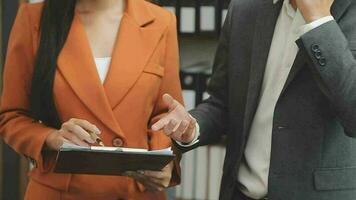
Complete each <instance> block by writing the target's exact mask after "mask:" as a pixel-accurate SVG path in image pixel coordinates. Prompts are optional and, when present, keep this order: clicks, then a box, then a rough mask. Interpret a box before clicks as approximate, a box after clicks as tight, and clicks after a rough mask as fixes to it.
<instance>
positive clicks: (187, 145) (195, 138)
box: [176, 123, 200, 147]
mask: <svg viewBox="0 0 356 200" xmlns="http://www.w3.org/2000/svg"><path fill="white" fill-rule="evenodd" d="M199 136H200V126H199V124H198V123H196V124H195V136H194V139H193V140H192V141H191V142H190V143H189V144H183V143H181V142H178V141H176V143H177V144H178V145H179V146H181V147H191V146H193V145H195V144H197V143H198V142H199Z"/></svg>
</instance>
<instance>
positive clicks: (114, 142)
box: [112, 138, 124, 147]
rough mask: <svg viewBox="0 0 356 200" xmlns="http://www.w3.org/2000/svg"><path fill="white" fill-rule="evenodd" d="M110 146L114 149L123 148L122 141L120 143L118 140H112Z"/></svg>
mask: <svg viewBox="0 0 356 200" xmlns="http://www.w3.org/2000/svg"><path fill="white" fill-rule="evenodd" d="M112 145H113V146H114V147H122V146H124V141H122V139H120V138H114V139H113V140H112Z"/></svg>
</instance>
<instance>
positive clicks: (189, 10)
mask: <svg viewBox="0 0 356 200" xmlns="http://www.w3.org/2000/svg"><path fill="white" fill-rule="evenodd" d="M195 17H196V10H195V8H194V7H181V8H180V32H181V33H195V30H196V29H195V27H196V25H195Z"/></svg>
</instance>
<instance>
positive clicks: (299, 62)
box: [281, 0, 350, 95]
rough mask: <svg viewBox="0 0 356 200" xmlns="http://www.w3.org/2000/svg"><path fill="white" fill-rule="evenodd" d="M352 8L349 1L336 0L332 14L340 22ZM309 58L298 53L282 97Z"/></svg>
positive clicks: (300, 52)
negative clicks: (348, 9)
mask: <svg viewBox="0 0 356 200" xmlns="http://www.w3.org/2000/svg"><path fill="white" fill-rule="evenodd" d="M349 6H350V1H349V0H335V2H334V4H333V6H332V8H331V13H332V15H333V16H334V19H335V20H336V21H339V20H340V18H341V17H342V15H343V14H344V13H345V11H346V10H347V8H348V7H349ZM307 59H308V58H307V56H306V55H305V53H303V52H302V51H298V54H297V57H296V59H295V61H294V63H293V66H292V69H291V71H290V73H289V75H288V78H287V81H286V83H285V84H284V87H283V90H282V92H281V95H282V94H283V93H284V92H285V90H286V89H287V87H288V86H289V84H290V83H291V82H292V81H293V79H294V78H295V76H296V75H297V74H298V72H299V71H300V70H301V69H302V68H303V67H304V66H305V65H306V64H307Z"/></svg>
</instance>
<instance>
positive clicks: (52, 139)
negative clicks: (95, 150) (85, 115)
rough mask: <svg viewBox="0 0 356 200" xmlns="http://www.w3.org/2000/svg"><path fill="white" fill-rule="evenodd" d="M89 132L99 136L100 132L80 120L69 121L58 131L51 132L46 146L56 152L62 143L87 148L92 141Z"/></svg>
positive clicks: (93, 126)
mask: <svg viewBox="0 0 356 200" xmlns="http://www.w3.org/2000/svg"><path fill="white" fill-rule="evenodd" d="M89 132H93V133H95V134H98V135H99V134H100V130H99V129H98V128H97V127H96V126H95V125H93V124H91V123H90V122H88V121H86V120H82V119H70V120H69V121H67V122H65V123H63V124H62V127H61V129H60V130H57V131H54V132H52V133H51V134H50V135H49V136H48V137H47V139H46V146H47V148H49V149H51V150H55V151H58V150H59V149H60V147H61V146H62V144H63V143H65V142H66V143H71V144H76V145H79V146H89V144H94V143H95V142H96V141H94V140H93V139H92V138H91V137H90V134H89Z"/></svg>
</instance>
